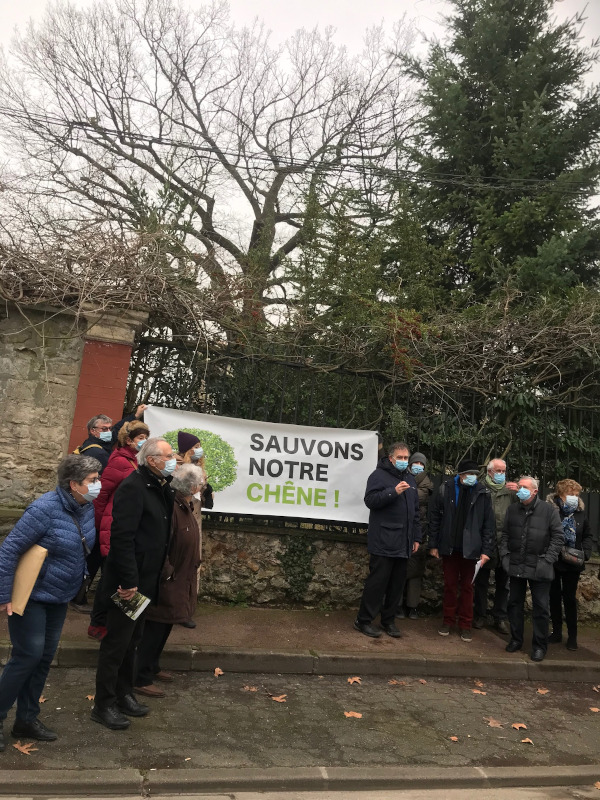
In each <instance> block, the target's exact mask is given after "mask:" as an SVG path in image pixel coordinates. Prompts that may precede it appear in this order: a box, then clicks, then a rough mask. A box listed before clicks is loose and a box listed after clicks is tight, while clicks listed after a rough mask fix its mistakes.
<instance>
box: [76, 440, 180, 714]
mask: <svg viewBox="0 0 600 800" xmlns="http://www.w3.org/2000/svg"><path fill="white" fill-rule="evenodd" d="M137 461H138V469H137V470H136V471H135V472H132V473H131V475H129V476H128V477H127V478H125V480H124V481H122V483H121V484H120V485H119V488H118V489H117V491H116V492H115V496H114V501H113V509H112V525H111V534H110V551H109V553H108V556H107V558H106V563H105V566H104V572H103V574H102V581H101V585H100V589H101V591H102V593H103V595H104V596H105V598H106V600H107V604H106V607H107V612H106V635H105V636H104V638H103V639H102V642H101V643H100V653H99V656H98V667H97V670H96V695H95V705H94V707H93V709H92V713H91V718H92V720H93V721H94V722H98V723H100V724H101V725H104V726H105V727H107V728H110V729H111V730H120V729H123V728H127V727H128V726H129V720H128V719H127V717H128V716H129V717H143V716H145V715H146V714H147V713H148V711H149V709H148V707H147V706H144V705H142V704H140V703H138V702H137V700H136V699H135V697H134V696H133V685H134V677H135V675H134V668H135V651H136V648H137V646H138V644H139V642H140V640H141V637H142V632H143V624H144V616H145V612H143V613H142V614H141V615H140V616H139V617H138V618H137V619H136V620H132V619H131V618H130V617H129V616H127V614H125V613H124V612H123V611H122V610H121V609H120V608H119V607H118V606H117V605H116V604H115V603H111V602H110V598H112V597H113V595H114V594H115V593H118V596H119V597H120V598H122V599H123V600H126V601H127V600H131V599H132V598H133V597H134V595H135V594H136V592H138V591H139V592H140V593H141V594H143V595H145V597H148V598H149V599H150V601H151V602H156V598H157V597H158V585H159V579H160V574H161V571H162V568H163V565H164V562H165V557H166V554H167V546H168V542H169V533H170V530H171V520H172V516H173V499H174V492H173V490H172V489H171V487H170V485H169V484H170V482H171V480H172V475H173V472H174V471H175V467H176V460H175V453H174V452H173V448H172V447H171V445H170V444H169V442H167V441H166V439H160V438H151V439H148V440H147V441H146V443H145V444H144V445H143V446H142V448H141V450H140V451H139V453H138V456H137Z"/></svg>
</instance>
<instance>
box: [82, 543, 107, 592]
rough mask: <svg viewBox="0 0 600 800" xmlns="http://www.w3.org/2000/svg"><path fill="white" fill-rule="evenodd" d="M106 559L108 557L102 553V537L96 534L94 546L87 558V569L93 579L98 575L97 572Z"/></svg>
mask: <svg viewBox="0 0 600 800" xmlns="http://www.w3.org/2000/svg"><path fill="white" fill-rule="evenodd" d="M105 560H106V559H105V558H103V557H102V556H101V555H100V537H99V536H96V540H95V541H94V546H93V547H92V549H91V551H90V554H89V556H88V557H87V558H86V566H87V571H88V574H89V576H90V578H91V579H92V581H93V580H94V578H95V577H96V573H97V572H98V570H99V569H100V567H101V566H103V565H104V561H105Z"/></svg>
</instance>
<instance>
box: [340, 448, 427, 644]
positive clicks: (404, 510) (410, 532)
mask: <svg viewBox="0 0 600 800" xmlns="http://www.w3.org/2000/svg"><path fill="white" fill-rule="evenodd" d="M409 458H410V450H409V449H408V447H407V445H406V444H404V442H396V443H395V444H393V445H392V446H391V447H390V449H389V452H388V456H387V457H383V458H381V459H380V461H379V464H378V465H377V469H376V470H375V472H373V473H372V474H371V475H370V476H369V480H368V481H367V488H366V491H365V505H366V506H367V507H368V508H370V509H371V513H370V514H369V529H368V531H367V549H368V551H369V553H370V556H371V557H370V559H369V575H368V576H367V579H366V581H365V587H364V589H363V595H362V600H361V604H360V608H359V610H358V615H357V617H356V620H355V622H354V627H355V628H356V630H358V631H360V632H361V633H364V634H365V636H372V637H373V638H377V637H378V636H381V630H380V629H379V628H378V627H377V626H375V625H373V624H372V623H373V620H374V619H375V617H376V616H377V615H378V614H379V613H381V627H382V628H383V630H384V631H385V632H386V633H387V634H388V636H392V637H394V638H399V637H400V636H401V634H400V631H399V630H398V628H397V627H396V625H395V622H394V619H395V615H396V609H397V608H398V605H399V603H400V600H401V598H402V593H403V591H404V582H405V580H406V567H407V564H408V559H409V558H410V556H411V554H412V553H416V551H417V550H418V549H419V544H420V542H421V522H420V514H419V496H418V494H417V484H416V482H415V479H414V477H413V475H411V473H410V472H409V471H408V459H409Z"/></svg>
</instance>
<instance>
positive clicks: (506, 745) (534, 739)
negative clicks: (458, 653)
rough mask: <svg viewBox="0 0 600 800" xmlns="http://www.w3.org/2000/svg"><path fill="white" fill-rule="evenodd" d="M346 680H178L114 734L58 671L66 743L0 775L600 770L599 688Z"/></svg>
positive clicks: (52, 721)
mask: <svg viewBox="0 0 600 800" xmlns="http://www.w3.org/2000/svg"><path fill="white" fill-rule="evenodd" d="M349 677H360V676H351V675H348V676H339V677H335V676H325V677H322V678H320V677H317V676H312V677H311V676H296V675H283V676H279V675H242V674H238V673H231V674H228V673H225V674H224V675H221V676H220V677H215V676H214V675H212V674H206V673H193V672H187V673H177V675H176V681H175V682H174V683H172V684H168V685H165V690H166V691H167V693H168V696H167V697H166V698H164V699H159V700H145V699H144V701H145V702H147V703H148V704H149V705H150V707H151V712H150V714H149V715H148V716H147V717H146V718H144V719H134V720H132V723H131V727H130V728H129V729H128V730H126V731H109V730H107V729H106V728H103V727H102V726H100V725H98V724H96V723H94V722H92V721H91V720H90V719H89V712H90V708H91V705H92V701H91V700H90V699H88V695H90V696H91V695H92V694H93V691H94V673H93V671H92V670H86V669H64V668H63V669H54V670H52V671H51V673H50V677H49V680H48V683H47V685H46V688H45V690H44V696H45V702H44V703H43V705H42V715H41V718H42V719H43V721H44V722H45V723H46V724H47V725H49V726H50V727H52V728H53V729H54V730H56V731H57V733H58V734H59V739H58V740H57V741H56V742H52V743H39V744H36V747H37V748H38V749H37V750H36V751H33V752H32V753H31V755H26V754H24V753H21V752H19V751H18V750H16V749H15V748H13V747H10V746H9V747H8V748H7V750H6V752H4V753H2V754H0V770H4V769H11V770H20V769H27V770H31V769H36V770H37V769H47V770H70V769H83V768H87V769H115V768H124V767H134V768H136V769H139V770H147V771H149V772H151V771H152V770H156V769H172V768H179V769H186V768H189V767H193V768H196V769H198V768H238V767H264V768H269V767H307V766H319V765H322V766H332V767H333V766H343V767H357V766H358V767H361V766H365V767H366V766H369V767H373V766H427V765H435V766H436V767H444V766H454V767H457V766H487V767H493V766H495V767H509V766H513V767H520V766H533V765H551V766H559V765H574V764H595V763H598V764H600V712H595V711H592V710H590V709H591V708H599V707H600V693H597V692H595V691H593V688H592V685H591V684H577V683H569V684H556V683H549V684H548V685H547V686H542V685H540V686H538V685H536V684H534V683H531V682H500V681H485V682H483V684H484V685H477V683H476V682H475V681H473V680H468V679H445V678H439V679H437V678H428V679H427V680H425V679H422V680H421V681H420V680H419V679H418V678H414V677H403V676H401V675H395V676H387V677H379V676H365V677H362V678H361V683H358V682H355V683H352V684H350V683H348V680H347V679H348V678H349ZM390 680H392V681H396V682H395V683H390ZM538 689H541V690H545V689H548V691H547V692H544V693H539V692H538ZM277 697H279V698H281V699H282V700H283V701H284V702H278V701H277V700H276V699H274V698H277ZM142 699H143V698H142ZM347 712H354V713H355V714H361V715H362V716H361V717H355V716H350V717H347V716H346V713H347ZM13 713H14V712H11V713H10V714H9V717H8V720H7V722H6V723H5V732H6V733H8V732H9V730H10V727H11V724H12V719H13ZM491 720H493V722H492V726H490V721H491ZM514 724H520V725H522V726H526V727H522V728H520V729H516V728H514V727H513V725H514ZM453 737H455V738H453ZM7 738H9V740H10V741H11V742H12V740H11V739H10V737H7ZM524 739H529V740H531V742H529V741H525V742H524V741H523V740H524ZM598 780H600V774H599V775H598ZM598 797H600V792H598Z"/></svg>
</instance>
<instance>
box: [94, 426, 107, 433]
mask: <svg viewBox="0 0 600 800" xmlns="http://www.w3.org/2000/svg"><path fill="white" fill-rule="evenodd" d="M92 430H93V431H102V432H106V431H112V426H111V425H109V426H108V427H105V426H102V427H100V425H94V427H93V428H92Z"/></svg>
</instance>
